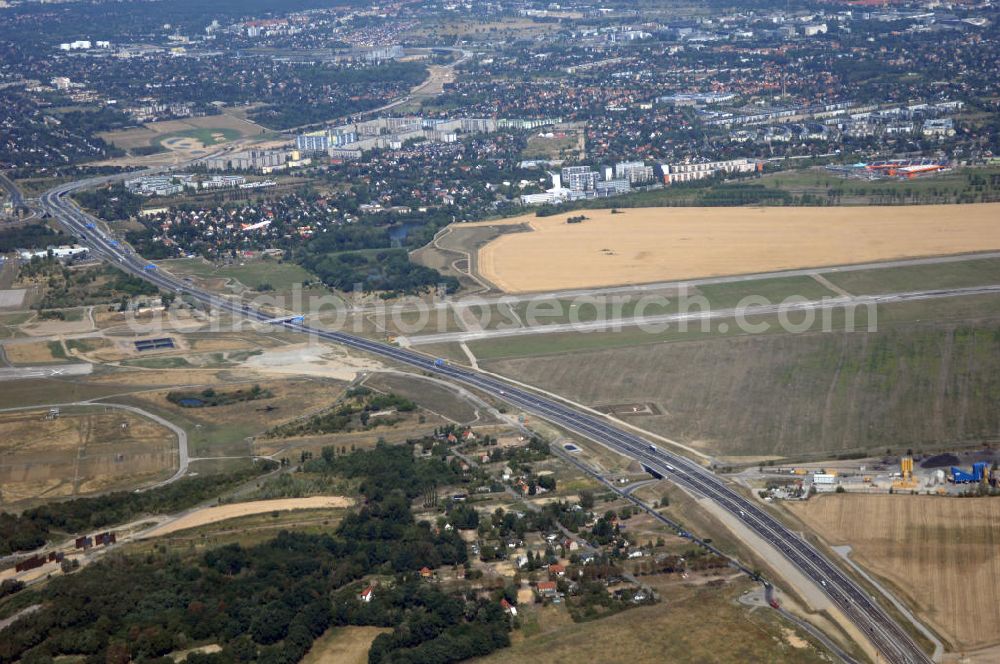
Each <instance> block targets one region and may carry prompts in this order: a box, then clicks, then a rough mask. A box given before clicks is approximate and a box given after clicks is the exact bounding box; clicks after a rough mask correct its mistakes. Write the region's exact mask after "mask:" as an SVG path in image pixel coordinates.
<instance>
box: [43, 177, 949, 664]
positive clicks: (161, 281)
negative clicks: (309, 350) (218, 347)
mask: <svg viewBox="0 0 1000 664" xmlns="http://www.w3.org/2000/svg"><path fill="white" fill-rule="evenodd" d="M114 177H115V176H111V177H104V178H97V179H93V180H88V181H81V182H77V183H70V184H65V185H62V186H60V187H57V188H56V189H53V190H51V191H49V192H47V193H46V194H45V195H44V196H43V197H42V199H41V204H42V207H43V208H44V209H45V211H46V212H48V213H49V214H51V215H52V216H53V217H55V218H56V219H58V220H59V221H60V222H61V223H62V224H64V225H65V226H66V228H67V229H68V230H69V231H71V232H72V233H74V234H76V235H77V236H80V237H81V238H82V241H83V242H85V243H86V244H88V245H89V246H90V247H91V248H92V250H93V251H94V253H95V255H97V256H100V257H103V258H104V259H106V260H108V261H109V262H111V263H113V264H115V265H117V266H118V267H119V268H121V269H122V270H124V271H126V272H129V273H132V274H134V275H136V276H139V277H142V278H143V279H146V280H148V281H150V282H151V283H153V284H155V285H157V286H159V287H160V288H162V289H163V290H165V291H169V292H176V293H179V294H184V295H187V296H189V297H190V298H192V299H194V300H197V301H199V302H201V303H202V304H204V305H207V306H209V307H211V308H214V309H217V310H221V311H224V312H228V313H230V314H232V315H234V316H242V317H245V318H247V319H250V320H251V321H255V322H258V323H272V324H274V325H278V326H280V327H283V328H285V329H286V330H288V331H291V332H298V333H302V334H306V335H310V336H313V337H317V338H320V339H323V340H326V341H330V342H333V343H338V344H342V345H344V346H348V347H350V348H354V349H357V350H360V351H365V352H368V353H372V354H374V355H378V356H380V357H383V358H387V359H390V360H395V361H397V362H400V363H403V364H406V365H409V366H411V367H415V368H417V369H419V370H421V371H425V372H429V373H432V374H436V375H438V376H441V377H443V378H446V379H449V380H452V381H454V382H457V383H461V384H462V385H464V386H466V387H471V388H474V389H477V390H480V391H482V392H484V393H486V394H488V395H490V396H492V397H494V398H497V399H500V400H503V401H506V402H508V403H510V404H512V405H514V406H516V407H518V408H521V409H523V410H525V411H527V412H529V413H532V414H534V415H537V416H539V417H542V418H544V419H546V420H548V421H550V422H552V423H554V424H556V425H558V426H560V427H562V428H564V429H567V430H569V431H572V432H574V433H576V434H578V435H581V436H584V437H586V438H588V439H590V440H593V441H595V442H597V443H599V444H601V445H604V446H606V447H608V448H610V449H612V450H615V451H616V452H619V453H621V454H624V455H627V456H629V457H631V458H634V459H636V460H637V461H639V462H640V463H642V464H643V465H644V466H646V467H648V468H650V469H652V470H654V471H655V472H657V473H659V474H661V475H662V476H664V477H665V478H668V479H670V480H671V481H673V482H675V483H676V484H678V485H679V486H682V487H684V488H686V489H687V490H689V491H692V492H694V493H696V494H699V495H701V496H704V497H706V498H708V499H710V500H712V501H714V502H715V503H717V504H718V505H719V506H720V507H722V508H723V509H725V510H726V511H728V512H729V513H730V514H732V515H733V516H734V517H735V518H737V519H739V520H740V521H741V522H742V523H743V524H745V525H746V526H747V527H748V528H750V529H751V530H753V531H754V532H755V533H757V534H758V535H759V536H760V537H761V538H763V539H764V540H765V541H767V542H768V543H770V545H771V546H773V547H774V548H775V549H777V550H778V551H780V552H781V553H782V554H783V555H784V556H785V557H786V558H787V559H788V560H789V561H790V562H791V563H792V564H793V565H795V567H796V568H798V569H799V570H800V571H801V572H802V573H803V574H804V575H805V576H806V577H808V578H809V579H811V580H812V581H813V582H815V583H816V584H817V585H818V586H819V587H820V588H821V589H822V590H823V591H824V592H825V593H826V595H827V596H829V598H830V600H831V601H832V602H833V604H834V605H836V606H837V607H838V608H839V609H840V610H841V611H842V612H843V613H844V615H845V616H847V617H848V618H849V619H850V620H851V621H852V622H853V623H854V624H855V625H856V626H857V627H858V628H859V629H860V630H861V631H862V632H863V633H864V634H865V635H866V636H867V637H868V639H869V641H870V642H871V644H872V645H873V646H874V647H875V648H876V649H877V651H878V652H879V655H880V657H881V658H882V659H884V660H886V661H889V662H894V663H898V664H911V663H912V664H923V663H927V662H930V661H931V659H930V658H929V657H928V656H927V655H926V654H925V653H924V652H923V651H922V650H921V649H920V647H919V646H918V645H917V644H916V643H915V642H914V640H913V639H912V638H911V637H910V635H909V634H908V633H907V632H906V631H905V630H904V629H903V628H902V627H900V625H898V624H897V623H896V622H895V621H894V620H893V619H892V618H891V617H890V616H889V615H888V614H887V613H886V612H885V611H884V610H883V609H882V608H881V607H880V606H879V605H877V604H876V603H875V602H874V601H873V600H872V598H871V597H870V596H869V595H868V594H867V593H866V592H865V591H864V590H863V589H862V588H861V587H860V586H859V585H858V584H857V583H856V582H854V581H853V580H852V579H851V578H849V577H847V576H846V575H845V574H844V573H843V572H842V571H841V570H840V568H838V567H837V566H836V565H834V564H833V563H832V562H831V561H830V560H829V559H827V557H826V556H824V555H823V554H822V553H820V552H819V551H818V550H817V549H816V548H815V547H814V546H812V545H811V544H809V543H808V542H806V541H805V540H804V539H802V538H801V537H799V536H798V535H796V534H794V533H792V532H791V531H789V530H788V529H787V528H786V527H785V526H784V525H783V524H782V523H781V522H779V521H778V520H777V519H775V518H774V517H773V516H772V515H771V514H770V513H768V512H767V511H766V510H764V509H762V508H761V507H759V506H758V505H757V504H755V503H754V502H752V501H751V500H749V499H747V498H745V497H744V496H743V495H742V494H741V493H739V492H738V491H736V490H735V489H733V488H732V487H731V486H730V485H729V484H728V483H726V482H725V481H723V480H722V479H720V478H718V477H717V476H716V475H715V474H714V473H712V472H711V471H709V470H706V469H705V468H703V467H702V466H700V465H698V464H697V463H695V462H693V461H691V460H690V459H688V458H686V457H683V456H680V455H678V454H674V453H672V452H670V451H668V450H665V449H661V448H659V447H657V446H656V445H654V444H653V443H651V442H650V441H649V440H647V439H645V438H643V437H642V436H641V435H639V434H637V433H634V432H632V431H631V430H628V429H625V428H621V427H619V426H618V425H616V424H614V423H613V422H612V421H611V420H609V419H606V418H603V417H601V416H598V415H594V414H591V413H588V412H584V411H581V410H579V409H577V408H575V407H573V406H571V405H569V404H568V403H566V402H563V401H560V400H558V399H556V398H552V397H549V396H542V395H541V394H538V393H536V392H533V391H531V390H529V389H525V388H522V387H519V386H515V385H512V384H509V383H507V382H505V381H503V380H500V379H498V378H496V377H493V376H488V375H486V374H483V373H480V372H478V371H475V370H471V369H466V368H463V367H457V366H452V365H450V364H447V363H445V362H442V361H440V360H435V359H434V358H431V357H428V356H427V355H423V354H420V353H417V352H414V351H411V350H408V349H405V348H399V347H396V346H390V345H388V344H384V343H380V342H377V341H372V340H370V339H364V338H361V337H357V336H354V335H350V334H346V333H343V332H338V331H331V330H324V329H320V328H317V327H313V326H311V325H309V324H307V323H305V322H302V321H301V320H298V319H274V318H273V317H272V315H271V314H267V313H264V312H262V311H260V310H257V309H255V308H252V307H250V306H249V305H245V304H242V303H240V302H237V301H234V300H229V299H226V298H223V297H220V296H218V295H215V294H213V293H209V292H206V291H202V290H199V289H197V288H194V287H192V285H191V284H189V283H187V282H184V281H182V280H180V279H178V278H175V277H173V276H172V275H170V274H169V273H167V272H164V271H162V270H159V269H156V268H155V267H153V266H151V265H150V264H149V263H148V262H147V261H145V260H143V259H142V258H141V257H140V256H138V255H136V254H135V253H134V252H133V251H132V250H131V249H130V248H129V247H127V246H125V245H123V244H121V243H119V242H117V241H115V240H112V239H111V238H109V237H108V236H107V235H106V234H104V233H103V232H102V231H101V229H100V225H99V224H97V220H96V219H94V218H92V217H90V216H89V215H88V214H86V213H84V212H82V211H81V210H80V209H79V208H77V207H76V206H75V205H74V204H73V203H72V202H71V201H69V200H67V199H66V198H65V195H66V194H67V193H69V192H71V191H74V190H76V189H81V188H85V187H90V186H93V185H95V184H98V183H101V182H106V181H108V180H110V179H113V178H114Z"/></svg>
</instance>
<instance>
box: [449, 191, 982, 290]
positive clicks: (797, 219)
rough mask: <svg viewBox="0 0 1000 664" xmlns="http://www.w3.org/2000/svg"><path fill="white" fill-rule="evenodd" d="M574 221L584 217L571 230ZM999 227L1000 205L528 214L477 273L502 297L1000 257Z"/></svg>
mask: <svg viewBox="0 0 1000 664" xmlns="http://www.w3.org/2000/svg"><path fill="white" fill-rule="evenodd" d="M577 214H583V215H586V216H587V217H588V219H587V220H586V221H584V222H582V223H579V224H568V223H566V219H567V217H570V216H573V215H577ZM998 219H1000V203H982V204H975V205H961V206H957V205H919V206H892V207H850V208H848V207H828V208H827V207H823V208H806V207H766V208H741V207H725V208H698V207H691V208H671V207H667V208H631V209H626V210H624V211H622V212H621V213H620V214H614V215H613V214H611V212H610V210H583V211H582V212H572V213H565V214H559V215H554V216H551V217H535V216H534V215H524V216H521V217H516V218H514V219H510V220H507V221H505V222H502V223H507V224H524V223H527V224H529V225H530V226H531V227H532V229H534V232H532V233H513V234H507V235H502V236H500V237H498V238H497V239H495V240H493V241H491V242H490V243H489V244H487V245H486V246H484V247H482V248H481V249H480V250H479V260H478V269H479V273H480V274H481V275H482V276H483V277H485V278H486V279H488V280H489V281H491V282H492V283H493V284H495V285H496V286H497V287H498V288H500V289H501V290H504V291H506V292H510V293H523V292H531V291H541V290H558V289H570V288H584V287H598V286H614V285H619V284H640V283H650V282H656V281H669V280H676V279H689V278H695V277H709V276H719V275H731V274H751V273H756V272H769V271H774V270H788V269H795V268H804V267H817V266H826V265H845V264H851V263H868V262H874V261H884V260H893V259H900V258H911V257H916V256H935V255H944V254H959V253H966V252H974V251H985V250H995V249H1000V224H998V223H997V220H998ZM498 223H500V222H495V221H493V222H483V223H482V224H481V225H493V226H495V225H497V224H498ZM465 226H466V225H465V224H463V225H461V226H459V227H457V228H460V229H461V228H464V227H465ZM468 226H471V227H475V226H476V224H468Z"/></svg>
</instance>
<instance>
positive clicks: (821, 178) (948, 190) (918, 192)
mask: <svg viewBox="0 0 1000 664" xmlns="http://www.w3.org/2000/svg"><path fill="white" fill-rule="evenodd" d="M997 175H1000V168H998V167H995V166H990V167H986V168H963V169H960V170H956V171H952V172H950V173H942V174H940V175H934V176H928V177H923V178H917V179H915V180H897V179H883V180H871V181H869V180H861V179H858V178H852V177H844V176H841V175H837V174H834V173H830V172H828V171H826V170H824V169H822V168H811V169H807V170H794V171H783V172H780V173H774V174H769V175H766V176H764V177H763V178H761V179H759V180H757V182H758V183H760V184H764V185H766V186H767V187H770V188H773V189H780V190H782V191H787V192H789V193H792V194H796V195H801V194H811V195H813V196H820V197H821V198H825V199H826V198H831V197H832V198H833V199H834V201H837V202H840V203H853V204H864V203H866V202H867V203H875V204H879V203H900V204H903V203H954V202H957V201H956V198H958V197H962V202H978V201H981V200H997V199H998V196H1000V189H998V186H997V185H998V184H1000V183H993V182H992V178H994V177H995V176H997ZM982 197H985V199H984V198H982Z"/></svg>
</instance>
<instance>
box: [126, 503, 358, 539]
mask: <svg viewBox="0 0 1000 664" xmlns="http://www.w3.org/2000/svg"><path fill="white" fill-rule="evenodd" d="M353 504H354V500H353V499H351V498H347V497H344V496H310V497H309V498H280V499H278V500H254V501H252V502H249V503H233V504H232V505H218V506H216V507H206V508H204V509H200V510H195V511H194V512H191V513H190V514H185V515H184V516H182V517H180V518H178V519H174V520H173V521H170V522H169V523H165V524H163V525H162V526H158V527H157V528H154V529H153V530H150V531H149V532H147V533H145V534H144V535H143V538H149V537H161V536H163V535H169V534H170V533H176V532H177V531H179V530H187V529H188V528H198V527H199V526H204V525H207V524H210V523H217V522H219V521H225V520H226V519H236V518H238V517H243V516H250V515H252V514H266V513H268V512H287V511H289V510H309V509H329V508H331V507H350V506H351V505H353Z"/></svg>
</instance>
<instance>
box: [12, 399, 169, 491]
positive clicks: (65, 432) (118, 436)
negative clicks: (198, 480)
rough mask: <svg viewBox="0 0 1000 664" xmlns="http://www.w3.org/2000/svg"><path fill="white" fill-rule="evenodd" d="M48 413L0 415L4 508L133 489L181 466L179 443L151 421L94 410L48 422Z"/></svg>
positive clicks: (66, 414)
mask: <svg viewBox="0 0 1000 664" xmlns="http://www.w3.org/2000/svg"><path fill="white" fill-rule="evenodd" d="M47 412H48V411H47V409H42V410H32V411H22V412H12V413H2V414H0V487H2V495H0V503H2V504H10V503H15V502H20V501H33V500H37V499H48V498H55V497H63V496H72V495H79V494H87V493H94V492H97V491H108V490H112V489H124V488H131V487H135V486H139V485H141V484H143V483H145V482H148V481H152V480H156V479H161V478H162V477H164V476H166V475H168V474H169V473H170V472H171V471H172V470H173V469H174V468H175V467H176V465H177V438H176V437H175V436H174V434H173V433H172V432H170V431H168V430H167V429H165V428H164V427H161V426H160V425H159V424H156V423H154V422H150V421H149V420H147V419H145V418H142V417H139V416H137V415H133V414H132V413H129V412H123V411H120V410H110V411H108V412H105V411H104V410H103V409H102V410H97V409H94V410H93V411H91V412H87V413H82V412H77V413H64V414H62V415H60V416H59V418H58V419H54V420H48V419H45V416H46V413H47ZM123 424H124V425H125V426H124V427H123V426H122V425H123Z"/></svg>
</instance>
